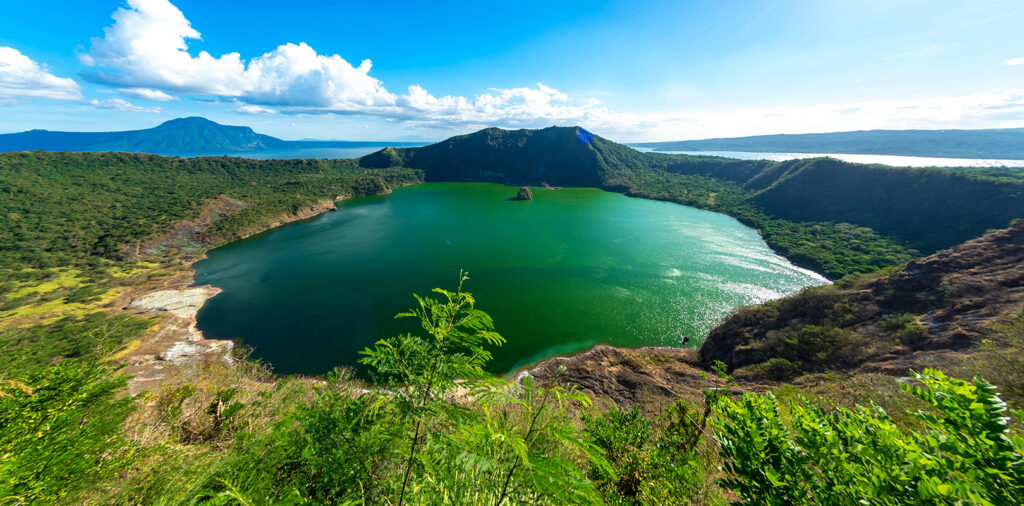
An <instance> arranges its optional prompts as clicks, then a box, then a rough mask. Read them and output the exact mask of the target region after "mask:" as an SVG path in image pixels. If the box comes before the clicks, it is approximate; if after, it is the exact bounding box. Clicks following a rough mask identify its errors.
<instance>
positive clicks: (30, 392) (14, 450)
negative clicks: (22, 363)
mask: <svg viewBox="0 0 1024 506" xmlns="http://www.w3.org/2000/svg"><path fill="white" fill-rule="evenodd" d="M124 385H125V380H124V378H123V377H121V376H115V375H113V374H112V371H111V370H110V368H108V367H104V366H101V365H97V364H94V363H93V364H90V363H85V362H80V361H65V362H62V363H60V364H57V365H55V366H51V367H44V368H39V369H36V370H35V371H33V372H31V373H29V374H27V375H26V376H24V377H23V378H22V379H12V380H6V381H2V382H0V503H4V504H8V503H12V504H28V503H33V504H34V503H50V504H60V503H65V504H67V503H70V502H73V499H72V498H73V497H74V495H75V493H77V492H79V491H82V490H83V489H86V488H88V487H90V486H94V485H97V484H98V483H100V482H101V481H102V480H103V479H106V478H110V477H112V476H113V475H114V474H115V473H117V472H118V470H120V469H122V468H123V467H124V466H126V465H127V463H128V455H129V454H128V453H124V452H122V448H123V447H124V442H123V440H122V439H121V437H120V431H119V425H120V424H121V422H123V421H124V419H125V417H126V416H127V414H128V412H129V411H130V409H131V400H130V399H129V398H127V397H124V396H121V395H120V392H121V390H122V389H123V387H124Z"/></svg>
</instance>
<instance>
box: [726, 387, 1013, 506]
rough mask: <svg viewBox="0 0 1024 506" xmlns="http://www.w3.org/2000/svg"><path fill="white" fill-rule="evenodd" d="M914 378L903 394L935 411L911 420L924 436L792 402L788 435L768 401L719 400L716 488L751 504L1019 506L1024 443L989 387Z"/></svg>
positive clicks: (859, 415)
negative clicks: (721, 473) (723, 474)
mask: <svg viewBox="0 0 1024 506" xmlns="http://www.w3.org/2000/svg"><path fill="white" fill-rule="evenodd" d="M914 375H915V377H916V378H917V380H918V381H919V382H920V383H921V386H909V385H907V386H905V389H906V390H908V391H910V392H912V393H913V394H914V395H915V396H917V397H918V398H920V399H922V400H924V401H925V402H927V403H928V404H930V405H931V406H932V408H934V411H929V412H923V411H919V412H916V413H913V416H914V417H915V418H917V419H918V420H919V421H920V422H921V423H922V424H923V427H924V428H923V430H920V431H916V432H911V431H908V430H906V429H903V428H901V427H899V426H897V425H896V424H894V423H893V421H892V419H890V418H889V415H888V414H887V413H886V412H885V411H884V410H883V409H882V408H881V407H879V406H877V405H874V404H872V405H871V406H870V407H862V406H858V407H857V408H856V409H854V410H848V409H845V408H840V409H838V410H835V411H832V412H826V411H825V410H823V409H821V408H819V407H816V406H812V405H810V404H808V403H807V402H806V401H801V402H799V403H792V404H791V405H790V406H789V407H790V410H791V411H792V413H793V423H792V427H790V426H787V424H785V423H783V422H782V419H781V417H780V415H779V408H778V403H777V401H776V400H775V397H774V396H772V395H771V394H766V395H763V396H759V395H756V394H746V395H744V396H743V397H741V398H740V399H739V401H733V400H729V399H723V400H722V401H721V402H720V403H719V404H718V406H717V409H718V410H719V413H720V414H721V415H722V416H721V417H720V418H718V419H716V421H715V422H714V423H715V429H716V438H717V439H718V441H719V444H720V445H721V455H722V458H723V459H724V464H723V470H724V471H725V472H726V477H725V478H724V479H723V480H722V485H723V486H724V487H725V488H727V489H729V490H731V491H733V492H734V493H735V494H736V495H737V496H739V498H740V499H742V500H743V501H745V502H748V503H757V504H795V503H800V504H807V503H811V504H874V503H876V501H879V500H882V501H884V502H885V503H891V504H933V503H945V504H965V503H967V504H1020V503H1021V501H1022V500H1024V453H1022V452H1024V440H1022V439H1021V438H1020V437H1019V436H1017V435H1015V434H1013V433H1012V432H1011V431H1010V428H1009V427H1010V418H1009V417H1007V416H1006V414H1007V406H1006V403H1004V402H1003V401H1002V400H1001V399H1000V398H999V395H998V393H997V392H996V389H995V387H993V386H992V385H991V384H990V383H988V382H986V381H985V380H983V379H981V378H978V377H976V378H975V379H974V381H973V382H967V381H962V380H957V379H952V378H947V377H946V376H945V375H943V374H942V373H941V372H939V371H935V370H925V371H924V374H917V373H915V374H914ZM1021 414H1022V413H1021V412H1017V413H1016V416H1017V418H1018V419H1019V418H1020V416H1021Z"/></svg>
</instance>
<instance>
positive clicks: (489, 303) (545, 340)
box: [195, 183, 826, 374]
mask: <svg viewBox="0 0 1024 506" xmlns="http://www.w3.org/2000/svg"><path fill="white" fill-rule="evenodd" d="M517 190H518V188H517V187H510V186H504V185H498V184H491V183H428V184H420V185H415V186H409V187H405V188H401V189H398V190H395V191H394V192H393V193H392V194H391V195H388V196H380V197H361V198H356V199H351V200H348V201H345V202H343V203H340V204H339V206H338V211H336V212H330V213H326V214H324V215H321V216H318V217H316V218H312V219H309V220H305V221H302V222H297V223H292V224H289V225H286V226H283V227H279V228H276V229H273V230H270V231H268V232H265V233H263V234H260V235H257V236H254V237H251V238H249V239H245V240H242V241H238V242H235V243H232V244H229V245H226V246H223V247H221V248H217V249H215V250H213V251H211V252H210V253H209V257H208V259H206V260H203V261H201V262H198V263H196V264H195V269H196V282H197V284H210V285H213V286H216V287H219V288H221V289H223V292H222V293H221V294H219V295H217V296H216V297H214V298H213V299H211V300H210V301H209V302H207V303H206V305H205V306H203V308H202V309H201V310H200V312H199V315H198V327H199V329H200V330H202V331H203V333H204V335H205V336H206V337H208V338H220V339H239V340H240V341H241V342H242V343H243V344H245V345H248V346H251V347H253V348H254V350H255V351H254V355H255V357H256V358H259V359H262V360H264V361H266V362H268V363H269V364H271V365H272V366H273V367H274V370H275V371H276V372H278V373H284V374H287V373H304V374H320V373H324V372H327V371H329V370H330V369H332V368H333V367H335V366H339V365H349V366H351V365H356V364H357V360H358V358H359V355H358V353H357V352H358V351H359V350H361V349H363V348H364V347H366V346H369V345H371V344H372V343H373V341H375V340H376V339H377V338H380V337H387V336H391V335H394V334H397V333H402V332H414V331H416V330H417V329H418V326H417V324H416V322H413V321H412V320H409V319H403V320H395V319H394V315H395V313H398V312H400V311H403V310H405V309H407V308H409V307H411V306H412V305H413V304H414V302H415V301H414V300H413V298H412V293H414V292H415V293H419V294H421V295H425V294H427V292H429V291H430V289H431V288H433V287H445V288H454V285H455V283H456V282H457V278H458V273H459V270H460V269H464V270H466V271H468V272H469V274H470V278H471V279H470V280H469V281H468V282H467V284H466V286H465V288H466V289H467V291H470V292H472V293H473V294H474V296H475V297H476V299H477V307H479V308H480V309H483V310H485V311H487V312H488V313H490V314H491V316H493V317H494V321H495V325H496V327H497V330H498V332H500V333H501V334H502V335H503V336H505V338H506V339H507V340H508V343H506V344H505V345H504V346H503V347H502V348H500V349H497V350H495V351H494V361H493V362H492V363H491V365H490V367H489V369H490V370H491V371H493V372H496V373H506V372H509V371H511V370H514V369H515V368H517V367H521V366H523V365H527V364H530V363H533V362H536V361H538V360H540V359H543V358H546V357H549V356H552V355H559V354H566V353H572V352H576V351H580V350H583V349H586V348H589V347H590V346H592V345H594V344H597V343H607V344H612V345H617V346H648V345H667V346H677V345H679V342H680V339H681V338H682V337H683V336H691V337H692V338H693V339H692V340H691V345H693V346H696V345H699V342H700V341H701V340H702V339H703V338H704V337H705V336H706V335H707V333H708V331H709V330H710V329H711V328H712V327H713V326H714V325H715V323H716V322H718V321H720V320H721V319H722V318H723V317H724V316H725V315H727V314H728V313H729V312H730V311H732V310H733V309H735V308H737V307H738V306H742V305H746V304H752V303H757V302H762V301H765V300H768V299H772V298H777V297H780V296H782V295H784V294H787V293H791V292H794V291H797V290H799V289H801V288H803V287H805V286H808V285H815V284H822V283H825V282H826V280H825V279H824V278H822V277H821V276H819V275H818V274H815V273H813V272H810V271H807V270H804V269H800V268H797V267H795V266H793V265H792V264H791V263H789V262H788V261H787V260H786V259H784V258H782V257H780V256H778V255H776V254H775V253H773V252H772V251H771V249H769V248H768V246H767V245H765V244H764V242H763V241H762V240H761V238H760V236H758V234H757V233H756V232H755V231H754V230H752V229H750V228H748V227H745V226H743V225H742V224H740V223H739V222H737V221H736V220H734V219H732V218H730V217H728V216H725V215H721V214H716V213H712V212H708V211H701V210H698V209H694V208H690V207H684V206H680V205H677V204H672V203H667V202H655V201H650V200H643V199H635V198H629V197H626V196H624V195H621V194H618V193H608V192H604V191H601V190H597V189H593V188H565V189H557V190H546V189H537V188H534V189H533V193H534V199H533V200H530V201H521V202H519V201H508V200H507V199H508V198H509V197H512V196H514V195H515V194H516V192H517Z"/></svg>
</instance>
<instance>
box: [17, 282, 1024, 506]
mask: <svg viewBox="0 0 1024 506" xmlns="http://www.w3.org/2000/svg"><path fill="white" fill-rule="evenodd" d="M465 279H466V277H465V276H463V277H462V278H461V279H460V284H459V287H458V289H456V290H455V291H447V290H441V289H437V290H435V297H417V298H416V299H417V302H418V305H417V307H415V308H413V309H411V310H410V311H409V312H407V313H403V314H400V315H399V317H409V318H414V319H417V320H418V321H419V322H420V323H421V324H422V328H423V333H422V335H401V336H395V337H392V338H388V339H383V340H380V341H378V342H377V343H376V344H375V345H374V346H373V347H372V348H369V349H367V350H365V351H364V355H365V357H364V359H363V362H364V363H365V364H366V365H367V366H368V367H369V368H370V369H371V374H372V375H373V376H374V378H375V380H376V381H377V383H378V387H377V388H375V389H364V388H362V387H361V386H360V383H359V382H358V381H357V380H355V379H354V377H353V375H352V374H351V373H350V372H348V371H345V370H339V371H336V372H334V373H332V374H331V375H330V376H329V377H328V378H327V380H326V381H325V382H323V383H322V384H320V385H318V386H316V387H315V390H313V391H312V392H311V391H310V387H309V386H308V385H307V384H305V383H304V382H301V381H298V380H288V379H278V380H276V381H275V382H272V383H271V382H269V380H270V378H269V377H268V376H266V375H265V374H263V375H258V376H260V377H259V378H256V377H253V378H246V377H244V372H239V369H231V371H235V372H233V373H232V374H227V375H223V374H222V375H220V376H217V377H216V378H211V377H206V373H203V375H200V376H197V377H194V378H193V379H192V380H191V381H190V382H186V383H184V384H180V385H178V386H169V385H168V386H166V388H162V389H161V391H160V392H158V393H156V394H153V395H152V396H149V397H145V398H144V401H143V402H138V403H135V402H133V401H132V400H131V399H129V398H127V397H124V396H121V395H119V392H120V391H121V390H122V389H123V386H124V379H123V378H118V377H117V376H114V375H113V371H112V370H111V369H110V368H109V367H106V366H103V365H102V364H101V363H99V362H97V361H96V360H97V359H96V358H94V356H93V355H86V356H84V358H77V359H70V360H67V359H65V360H63V361H60V362H58V363H56V364H55V365H44V364H40V367H37V368H35V369H34V370H32V371H29V372H26V373H23V374H20V375H19V376H18V377H17V379H15V378H13V377H11V378H9V379H8V378H4V379H2V381H0V504H22V503H54V502H58V503H77V502H99V503H112V504H151V503H159V504H197V503H204V504H238V503H240V504H492V505H496V504H526V503H528V504H597V503H607V504H687V503H694V504H718V503H722V502H723V501H725V497H729V498H731V499H733V500H735V501H736V503H737V504H937V503H971V504H1019V503H1020V502H1021V500H1022V499H1024V453H1022V451H1024V440H1022V439H1021V438H1020V437H1018V436H1017V435H1015V434H1014V433H1013V432H1012V431H1011V429H1010V427H1011V420H1010V418H1009V417H1008V416H1007V414H1008V407H1007V406H1006V404H1005V403H1004V402H1003V401H1002V400H1001V399H1000V398H999V395H998V394H997V392H996V389H995V387H993V386H992V385H991V384H989V383H987V382H986V381H984V380H982V379H980V378H976V379H975V380H974V381H973V382H966V381H961V380H956V379H951V378H948V377H946V376H944V375H943V374H942V373H941V372H938V371H933V370H926V371H925V372H924V373H923V374H921V375H917V376H916V378H915V379H914V380H913V381H912V382H911V383H908V384H907V385H906V386H905V389H906V390H907V391H908V392H909V394H907V395H908V398H909V397H911V396H914V397H916V398H918V399H920V400H922V401H924V403H926V404H927V405H929V406H930V409H929V410H928V411H924V412H916V413H914V414H913V419H914V420H915V421H914V423H912V424H909V425H908V424H906V423H900V422H897V421H894V419H893V418H890V416H889V415H888V414H887V413H885V411H883V410H882V409H881V408H880V407H878V406H876V405H871V406H870V407H857V408H855V409H853V410H849V409H844V408H839V409H836V410H826V409H823V408H821V407H818V406H815V405H812V404H810V403H808V402H806V401H803V400H801V401H800V402H793V403H789V404H787V405H785V406H780V404H779V402H778V401H777V400H776V399H775V397H774V396H773V395H772V394H770V393H769V394H764V395H757V394H745V395H743V396H740V397H738V398H733V397H731V394H730V393H729V390H709V391H707V392H706V394H705V398H704V401H703V403H689V402H686V401H683V400H679V401H677V402H676V403H675V404H673V405H671V406H670V407H669V408H667V409H666V410H665V411H664V412H663V413H662V414H661V416H659V417H657V418H655V419H647V418H644V417H643V416H642V415H641V414H640V411H639V410H638V409H636V407H634V408H631V409H619V408H615V407H613V408H611V409H609V410H607V411H604V412H602V411H601V410H599V409H597V408H596V407H594V406H593V405H592V404H591V401H590V399H588V398H587V397H586V396H584V395H583V394H581V393H579V392H577V391H575V390H574V389H573V388H571V387H565V386H562V385H559V384H558V382H557V377H556V379H555V380H553V381H552V383H551V384H545V385H539V384H537V383H536V382H535V381H533V380H532V378H530V377H525V378H523V379H521V380H520V381H518V382H507V381H503V380H498V379H494V378H489V377H487V375H486V374H485V373H484V366H485V365H486V362H487V360H488V359H489V358H490V352H489V351H488V349H487V348H488V347H489V346H496V345H500V344H501V343H502V342H503V338H502V337H501V336H500V335H499V334H497V333H496V332H495V331H494V329H493V322H492V321H491V319H490V317H489V316H488V315H487V314H486V313H483V312H481V311H480V310H478V309H476V308H475V301H474V299H473V297H472V295H470V294H469V293H467V292H464V291H463V290H462V284H461V282H462V281H465ZM890 319H891V320H893V321H895V320H897V319H898V318H896V317H893V318H890ZM893 325H895V323H894V324H893ZM722 365H723V366H724V364H722ZM716 372H717V373H718V374H719V375H723V376H724V375H725V372H724V367H719V368H717V369H716ZM912 385H916V386H912ZM296 386H297V387H298V388H296ZM133 404H134V409H135V412H131V410H132V409H133ZM126 417H128V418H127V421H126ZM1017 418H1018V419H1019V418H1020V413H1017Z"/></svg>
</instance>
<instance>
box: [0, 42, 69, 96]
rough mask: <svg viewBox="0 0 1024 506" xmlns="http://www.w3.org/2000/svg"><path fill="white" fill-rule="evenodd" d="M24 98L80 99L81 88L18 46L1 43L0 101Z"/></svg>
mask: <svg viewBox="0 0 1024 506" xmlns="http://www.w3.org/2000/svg"><path fill="white" fill-rule="evenodd" d="M25 98H49V99H55V100H80V99H81V98H82V89H81V87H79V86H78V83H76V82H75V81H74V80H72V79H70V78H67V77H57V76H55V75H53V74H51V73H49V72H47V71H46V69H45V68H44V67H42V66H40V65H39V64H38V63H36V62H34V61H32V59H31V58H29V57H27V56H25V55H23V54H21V52H20V51H18V50H17V49H14V48H13V47H7V46H0V101H3V102H12V101H16V100H19V99H25Z"/></svg>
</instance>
